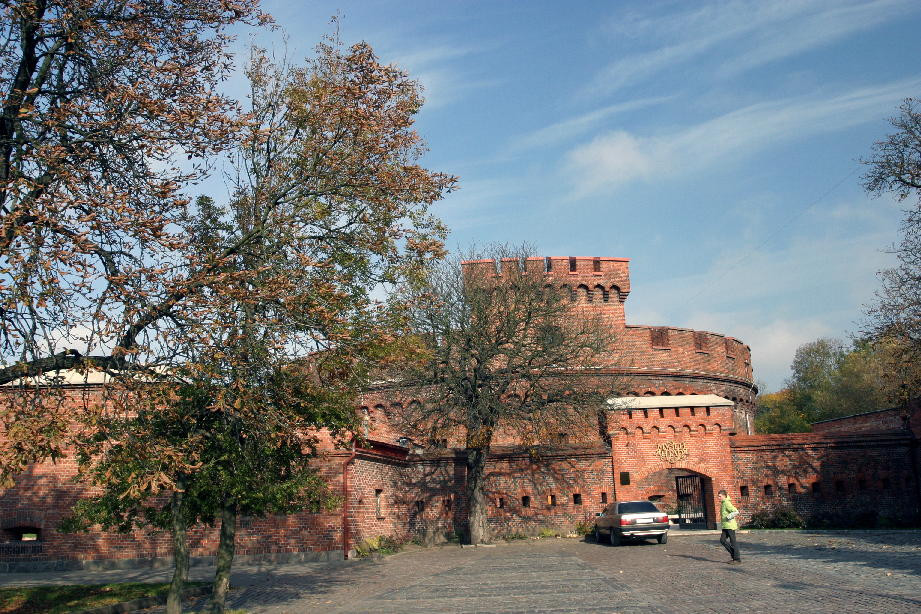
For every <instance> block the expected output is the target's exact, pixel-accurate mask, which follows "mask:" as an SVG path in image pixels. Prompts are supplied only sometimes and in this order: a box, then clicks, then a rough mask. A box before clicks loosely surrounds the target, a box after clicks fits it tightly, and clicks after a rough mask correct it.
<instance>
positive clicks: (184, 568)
mask: <svg viewBox="0 0 921 614" xmlns="http://www.w3.org/2000/svg"><path fill="white" fill-rule="evenodd" d="M184 490H185V480H184V479H183V478H179V479H177V480H176V490H175V491H174V492H173V501H172V512H171V516H172V527H171V532H172V534H173V580H172V581H171V582H170V585H169V592H168V593H167V595H166V614H181V613H182V589H183V588H184V587H185V583H186V580H188V578H189V544H188V542H187V541H186V520H185V513H184V512H185V509H184V508H185V501H184V497H185V492H184Z"/></svg>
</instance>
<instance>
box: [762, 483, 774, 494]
mask: <svg viewBox="0 0 921 614" xmlns="http://www.w3.org/2000/svg"><path fill="white" fill-rule="evenodd" d="M773 495H774V487H773V486H772V485H771V484H765V485H764V496H765V497H771V496H773Z"/></svg>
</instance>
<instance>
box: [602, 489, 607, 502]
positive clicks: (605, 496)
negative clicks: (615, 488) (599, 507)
mask: <svg viewBox="0 0 921 614" xmlns="http://www.w3.org/2000/svg"><path fill="white" fill-rule="evenodd" d="M601 502H602V503H607V502H608V493H606V492H603V493H601Z"/></svg>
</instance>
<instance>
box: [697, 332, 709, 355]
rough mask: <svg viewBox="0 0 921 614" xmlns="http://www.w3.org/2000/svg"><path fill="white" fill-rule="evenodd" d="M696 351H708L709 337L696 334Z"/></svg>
mask: <svg viewBox="0 0 921 614" xmlns="http://www.w3.org/2000/svg"><path fill="white" fill-rule="evenodd" d="M694 351H695V352H706V351H707V335H706V334H704V333H694Z"/></svg>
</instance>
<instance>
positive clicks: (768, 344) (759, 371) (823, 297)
mask: <svg viewBox="0 0 921 614" xmlns="http://www.w3.org/2000/svg"><path fill="white" fill-rule="evenodd" d="M859 208H860V206H859V203H855V204H853V205H842V204H840V203H834V204H831V205H829V206H828V207H824V208H822V209H821V210H816V211H814V212H812V213H810V215H809V216H808V217H806V218H804V219H803V220H802V221H801V225H802V226H803V227H806V228H809V229H810V232H809V234H808V235H806V236H798V237H797V238H795V239H793V240H790V241H789V242H786V243H785V244H784V245H783V246H782V247H777V248H770V247H767V246H762V247H760V248H759V247H757V246H756V247H752V248H749V249H748V250H746V249H745V247H744V246H738V245H726V246H725V249H726V250H727V251H726V252H725V253H724V254H723V255H722V256H720V257H718V258H716V259H715V260H714V261H713V262H712V263H711V264H710V266H709V267H708V268H707V270H705V271H702V272H700V273H695V274H693V275H686V276H681V277H673V278H668V279H660V280H656V281H654V282H652V283H643V282H642V280H641V279H635V280H634V283H633V292H632V294H631V296H630V299H629V300H628V301H627V321H628V322H629V323H631V324H647V325H671V326H683V327H688V328H693V329H698V330H709V331H712V332H717V333H722V334H726V335H731V336H733V337H737V338H739V339H741V340H742V341H743V342H745V343H747V344H748V345H749V346H750V347H751V348H752V365H753V368H754V371H755V377H756V379H759V380H764V381H766V382H767V384H768V385H769V387H770V388H772V389H777V388H779V387H780V386H781V385H782V384H783V380H784V379H785V378H786V377H787V375H788V373H789V366H790V362H791V361H792V359H793V354H794V352H795V351H796V348H797V347H799V346H800V345H802V344H804V343H807V342H810V341H814V340H815V339H817V338H819V337H823V336H831V337H838V338H845V337H846V336H847V335H848V334H850V333H854V332H857V331H858V330H859V326H860V322H861V320H862V318H863V305H865V304H867V303H869V302H871V301H872V300H873V292H874V290H875V288H876V287H877V279H876V272H877V271H878V270H880V269H883V268H886V267H888V266H891V265H892V255H891V254H887V253H884V252H883V251H882V248H883V247H884V246H885V244H886V243H887V242H888V241H890V240H891V238H892V236H893V235H894V229H895V226H896V224H897V216H896V215H892V216H883V215H871V216H866V217H863V216H859V213H858V211H857V210H858V209H859ZM848 210H850V211H854V215H853V216H850V215H845V216H844V217H836V216H834V215H831V216H830V215H829V213H835V212H844V211H848ZM857 219H859V221H861V222H862V223H863V224H864V231H863V232H862V233H861V234H859V235H857V236H847V235H848V231H849V227H850V226H851V225H852V224H853V223H854V221H855V220H857ZM766 230H767V229H766ZM768 232H769V230H768ZM763 234H767V233H763Z"/></svg>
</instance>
